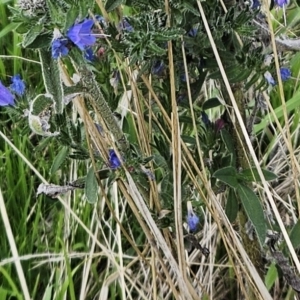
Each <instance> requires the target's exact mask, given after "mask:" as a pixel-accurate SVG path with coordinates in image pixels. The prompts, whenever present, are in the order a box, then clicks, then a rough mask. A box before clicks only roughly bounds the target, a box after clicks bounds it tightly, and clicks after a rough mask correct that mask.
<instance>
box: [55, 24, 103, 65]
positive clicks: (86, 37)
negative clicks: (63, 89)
mask: <svg viewBox="0 0 300 300" xmlns="http://www.w3.org/2000/svg"><path fill="white" fill-rule="evenodd" d="M93 26H94V20H91V19H85V20H83V21H82V22H79V23H76V24H74V25H73V26H71V27H70V28H69V29H68V30H67V33H66V36H67V37H64V36H62V34H61V33H60V32H59V30H58V29H54V33H53V40H52V44H51V50H52V57H53V58H54V59H57V58H59V57H63V56H66V55H68V53H69V49H70V47H71V46H72V44H74V45H76V46H77V47H78V48H79V49H80V50H81V51H84V53H85V58H86V59H88V60H90V61H92V60H93V59H94V58H95V56H94V53H93V50H92V49H91V48H90V47H91V46H93V45H95V43H96V38H97V37H105V36H107V35H105V34H95V33H93Z"/></svg>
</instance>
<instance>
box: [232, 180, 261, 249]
mask: <svg viewBox="0 0 300 300" xmlns="http://www.w3.org/2000/svg"><path fill="white" fill-rule="evenodd" d="M237 193H238V195H239V198H240V200H241V202H242V204H243V207H244V209H245V211H246V214H247V216H248V218H249V219H250V221H251V222H252V224H253V226H254V228H255V232H256V234H257V237H258V240H259V242H260V245H261V246H262V245H263V244H264V243H265V239H266V234H267V226H266V221H265V216H264V212H263V208H262V205H261V203H260V201H259V198H258V197H257V196H256V194H255V193H254V192H253V191H252V190H251V189H250V188H249V187H247V186H246V185H243V184H239V185H238V187H237Z"/></svg>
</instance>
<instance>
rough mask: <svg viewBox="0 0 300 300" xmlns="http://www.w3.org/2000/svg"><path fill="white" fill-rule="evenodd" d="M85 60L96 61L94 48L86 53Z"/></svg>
mask: <svg viewBox="0 0 300 300" xmlns="http://www.w3.org/2000/svg"><path fill="white" fill-rule="evenodd" d="M84 58H85V59H87V60H88V61H94V60H95V59H96V56H95V54H94V52H93V49H92V48H87V49H86V50H85V52H84Z"/></svg>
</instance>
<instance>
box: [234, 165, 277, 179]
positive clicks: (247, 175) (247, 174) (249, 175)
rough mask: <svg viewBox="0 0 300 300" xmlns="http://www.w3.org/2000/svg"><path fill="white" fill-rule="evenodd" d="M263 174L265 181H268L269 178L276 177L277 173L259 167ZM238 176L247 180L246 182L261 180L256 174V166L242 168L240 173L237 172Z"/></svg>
mask: <svg viewBox="0 0 300 300" xmlns="http://www.w3.org/2000/svg"><path fill="white" fill-rule="evenodd" d="M261 170H262V172H263V174H264V177H265V179H266V180H267V181H270V180H274V179H276V178H277V175H276V174H274V173H272V172H270V171H268V170H265V169H261ZM239 177H240V178H241V179H243V180H245V181H248V182H252V181H255V182H257V181H259V182H260V181H261V179H260V176H259V174H258V171H257V169H256V168H251V169H245V170H243V171H242V172H241V173H239Z"/></svg>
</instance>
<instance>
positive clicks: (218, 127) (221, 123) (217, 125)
mask: <svg viewBox="0 0 300 300" xmlns="http://www.w3.org/2000/svg"><path fill="white" fill-rule="evenodd" d="M224 127H225V121H224V120H223V119H221V118H220V119H218V120H216V122H215V128H216V131H217V132H218V131H220V130H221V129H223V128H224Z"/></svg>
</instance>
